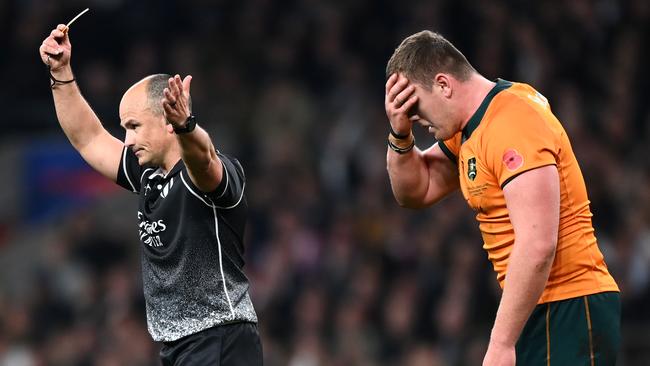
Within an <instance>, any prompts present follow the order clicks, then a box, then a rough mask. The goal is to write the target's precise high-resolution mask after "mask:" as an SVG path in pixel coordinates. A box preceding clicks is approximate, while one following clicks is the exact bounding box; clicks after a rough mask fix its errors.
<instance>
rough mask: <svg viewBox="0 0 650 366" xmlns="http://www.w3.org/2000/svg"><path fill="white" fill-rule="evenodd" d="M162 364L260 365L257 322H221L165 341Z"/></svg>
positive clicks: (195, 365) (260, 354)
mask: <svg viewBox="0 0 650 366" xmlns="http://www.w3.org/2000/svg"><path fill="white" fill-rule="evenodd" d="M160 359H161V360H162V364H163V366H186V365H192V366H203V365H210V366H260V365H262V342H261V341H260V335H259V332H258V331H257V324H255V323H234V324H226V325H220V326H216V327H213V328H209V329H206V330H203V331H201V332H198V333H195V334H192V335H189V336H187V337H183V338H181V339H179V340H176V341H172V342H162V348H161V349H160Z"/></svg>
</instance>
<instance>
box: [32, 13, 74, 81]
mask: <svg viewBox="0 0 650 366" xmlns="http://www.w3.org/2000/svg"><path fill="white" fill-rule="evenodd" d="M39 53H40V55H41V60H43V63H45V64H46V65H49V66H50V70H51V71H52V73H55V72H56V71H59V70H61V69H63V68H64V67H66V66H68V65H70V56H71V55H72V44H71V43H70V37H69V36H68V31H67V27H66V26H65V24H59V25H57V26H56V28H55V29H53V30H52V32H50V35H49V36H48V37H47V38H45V39H44V40H43V43H42V44H41V47H40V48H39Z"/></svg>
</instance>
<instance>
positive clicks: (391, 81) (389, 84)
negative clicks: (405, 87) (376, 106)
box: [385, 73, 397, 94]
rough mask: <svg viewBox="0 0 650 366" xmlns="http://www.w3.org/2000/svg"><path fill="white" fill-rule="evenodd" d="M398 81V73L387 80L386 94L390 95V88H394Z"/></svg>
mask: <svg viewBox="0 0 650 366" xmlns="http://www.w3.org/2000/svg"><path fill="white" fill-rule="evenodd" d="M396 81H397V73H393V74H392V75H391V76H390V77H389V78H388V80H386V90H385V94H388V91H389V90H390V88H392V87H393V85H395V82H396Z"/></svg>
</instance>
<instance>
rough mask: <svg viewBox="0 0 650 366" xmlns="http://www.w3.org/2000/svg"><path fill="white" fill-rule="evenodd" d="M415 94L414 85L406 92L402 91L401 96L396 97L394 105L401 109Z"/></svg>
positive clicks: (405, 90)
mask: <svg viewBox="0 0 650 366" xmlns="http://www.w3.org/2000/svg"><path fill="white" fill-rule="evenodd" d="M414 92H415V87H414V86H413V85H409V86H407V87H406V88H404V90H402V91H401V92H400V93H399V94H397V95H396V96H395V99H394V100H393V104H395V107H396V108H400V106H402V103H404V102H406V101H407V100H408V99H409V97H410V96H411V94H413V93H414Z"/></svg>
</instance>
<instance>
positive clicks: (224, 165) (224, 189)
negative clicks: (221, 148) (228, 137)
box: [217, 159, 228, 199]
mask: <svg viewBox="0 0 650 366" xmlns="http://www.w3.org/2000/svg"><path fill="white" fill-rule="evenodd" d="M219 160H221V159H219ZM221 166H222V167H223V173H224V174H225V175H226V186H225V187H223V192H221V194H220V195H219V197H217V199H219V198H221V196H223V195H224V194H226V190H227V189H228V169H226V164H224V163H223V160H221ZM222 179H223V177H222Z"/></svg>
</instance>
